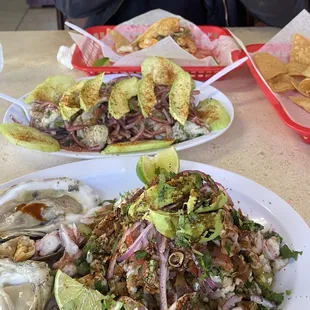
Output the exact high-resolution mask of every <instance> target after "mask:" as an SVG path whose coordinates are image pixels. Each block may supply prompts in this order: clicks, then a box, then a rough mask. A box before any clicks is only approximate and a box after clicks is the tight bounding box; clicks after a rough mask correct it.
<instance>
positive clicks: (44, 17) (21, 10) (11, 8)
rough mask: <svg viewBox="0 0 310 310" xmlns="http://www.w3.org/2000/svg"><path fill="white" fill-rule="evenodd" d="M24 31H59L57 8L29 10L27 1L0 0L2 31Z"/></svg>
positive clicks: (0, 25) (0, 26)
mask: <svg viewBox="0 0 310 310" xmlns="http://www.w3.org/2000/svg"><path fill="white" fill-rule="evenodd" d="M22 30H57V20H56V10H55V8H51V7H44V8H29V7H28V5H27V4H26V0H0V31H22Z"/></svg>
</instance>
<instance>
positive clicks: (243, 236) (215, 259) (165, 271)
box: [0, 149, 302, 310]
mask: <svg viewBox="0 0 310 310" xmlns="http://www.w3.org/2000/svg"><path fill="white" fill-rule="evenodd" d="M175 155H176V153H175V151H174V150H173V149H170V150H165V151H163V152H162V153H159V154H158V155H157V156H156V157H155V158H147V157H143V161H144V164H143V165H144V172H145V171H146V170H147V171H153V168H154V167H155V166H156V169H155V170H156V171H155V174H154V177H151V176H150V174H147V176H148V177H149V180H145V182H146V184H145V187H143V188H140V189H135V190H130V191H129V192H126V193H124V194H122V195H120V198H119V199H118V200H117V201H116V200H104V201H102V202H101V204H100V206H98V207H96V208H95V209H93V210H91V211H92V212H87V213H85V214H83V216H82V217H79V220H78V221H77V222H76V224H74V223H72V222H71V223H68V222H67V223H62V224H61V225H60V226H58V227H57V228H55V229H54V230H53V231H49V232H48V231H45V234H44V235H41V236H39V239H38V238H36V239H35V241H34V242H35V248H36V254H35V259H37V257H40V256H41V257H42V259H43V260H45V261H46V262H47V263H48V265H49V267H48V266H47V265H46V263H44V262H36V261H34V258H33V257H30V258H25V259H26V260H25V261H23V262H20V263H18V262H16V261H14V260H13V259H9V258H2V259H0V283H1V284H2V285H3V284H4V285H3V286H4V287H2V288H1V290H2V291H5V294H8V295H9V297H7V296H6V295H3V294H4V293H3V292H2V294H1V296H5V297H3V298H2V299H1V298H0V307H1V306H2V307H3V305H5V303H8V302H13V303H14V302H15V303H18V302H20V301H19V300H14V299H13V296H17V294H19V292H21V290H23V296H22V297H23V298H26V296H28V295H26V293H24V292H26V291H27V292H28V293H29V294H30V297H31V298H29V300H32V303H34V302H36V303H37V304H35V305H36V307H31V306H29V304H27V303H24V308H18V307H15V308H13V307H11V308H10V309H25V310H28V309H38V310H39V309H44V306H45V304H46V303H47V299H48V298H49V296H50V294H51V292H52V279H53V278H52V276H51V275H50V274H51V273H50V269H51V270H53V271H54V272H56V277H55V280H54V284H53V288H54V289H53V292H54V297H55V299H56V303H57V305H58V308H59V309H67V308H68V309H69V308H70V309H71V308H72V309H83V310H84V309H85V310H87V309H100V310H102V309H103V310H113V309H114V310H115V309H118V310H127V309H142V310H148V309H149V310H151V309H154V310H159V309H163V310H174V309H191V310H195V309H197V310H200V309H207V310H210V309H223V310H229V309H236V308H240V309H246V308H249V309H279V306H280V305H281V303H282V301H283V299H284V294H283V293H280V292H275V291H273V288H272V287H273V284H274V282H275V281H276V279H275V275H276V274H277V272H278V271H280V270H281V269H283V268H285V266H287V264H288V263H289V261H290V260H292V261H293V260H297V259H298V256H299V255H301V254H302V252H297V251H293V250H291V249H290V248H289V247H288V246H287V245H286V244H285V242H284V241H283V239H282V237H281V236H280V235H279V234H278V233H277V232H275V231H272V230H270V229H268V227H263V226H262V225H261V224H259V223H256V222H254V221H252V220H251V219H250V218H249V217H247V216H245V215H244V214H243V213H242V211H241V210H240V209H239V210H238V209H236V208H234V203H233V201H232V199H231V198H230V196H229V195H228V193H227V191H226V190H225V188H224V187H223V186H222V185H221V184H219V183H217V182H215V181H214V180H213V179H212V177H211V176H210V175H208V174H206V173H205V172H202V171H195V170H186V171H181V172H180V171H179V165H178V164H177V163H178V158H176V157H175ZM165 158H166V162H165ZM139 162H140V161H139ZM167 162H170V164H167ZM176 162H177V163H176ZM140 164H141V163H138V166H139V165H140ZM148 164H149V165H150V166H151V167H150V168H147V167H146V166H147V165H148ZM138 166H137V169H140V168H141V166H140V168H138ZM172 166H174V167H172ZM171 168H173V169H171ZM144 176H145V175H144ZM29 182H34V183H36V184H37V185H38V186H36V187H37V188H38V187H40V190H41V191H39V192H38V195H39V198H38V200H40V199H41V198H40V197H41V196H42V195H43V194H44V195H45V196H46V195H50V196H52V197H54V196H55V195H54V193H53V194H52V195H51V193H52V192H53V190H57V191H58V190H59V188H58V185H57V183H56V184H55V183H52V184H53V186H52V184H50V186H46V184H45V183H44V182H42V181H39V180H38V181H29ZM50 182H51V181H50ZM66 182H68V183H67V184H68V185H69V184H70V190H71V192H72V193H74V192H75V191H77V188H80V186H81V184H79V186H77V185H76V184H77V182H78V181H76V183H75V184H72V180H70V179H66ZM25 184H26V183H22V184H19V185H17V188H18V193H16V196H14V195H11V194H10V193H9V192H6V194H4V195H6V196H7V197H8V198H7V199H6V200H5V199H4V200H3V201H2V202H1V203H0V205H1V207H2V208H3V207H5V206H6V205H12V204H13V202H14V203H15V204H16V203H19V202H17V200H20V201H25V202H27V199H30V197H31V198H32V199H36V195H34V193H35V192H31V191H30V192H29V191H27V189H26V188H25ZM85 186H86V187H87V185H84V191H85V192H88V193H89V192H90V191H91V190H90V188H88V187H87V188H86V187H85ZM60 187H61V188H62V186H60ZM67 194H68V193H66V194H65V195H67ZM88 196H91V195H88ZM17 197H18V199H17ZM9 198H10V199H11V200H10V201H8V199H9ZM89 199H90V200H91V201H92V203H88V205H97V201H98V199H95V201H94V200H93V198H89ZM19 232H20V233H22V232H21V231H19ZM23 236H24V235H23V234H21V235H17V236H15V238H22V237H23ZM30 238H32V236H31V237H30ZM10 240H14V239H10ZM31 240H34V239H33V238H32V239H31ZM5 242H8V241H7V240H4V241H3V242H2V245H3V243H5ZM59 248H61V249H62V257H61V258H60V259H59V257H57V259H55V257H53V258H52V259H50V258H51V256H48V255H51V254H52V253H53V252H56V251H57V250H58V249H59ZM8 273H9V274H12V276H11V279H13V274H14V278H15V277H16V276H17V278H18V281H16V280H15V281H14V283H10V282H9V281H7V279H8V277H7V275H8ZM2 277H3V279H2ZM1 280H2V281H1ZM38 283H41V284H42V285H38ZM11 285H12V286H13V285H17V286H15V287H14V286H13V287H11ZM29 288H32V290H30V289H29ZM9 298H11V301H9V300H10V299H9ZM27 298H28V297H27ZM52 299H53V297H51V299H50V302H51V300H52ZM54 307H55V308H53V309H57V307H56V305H54Z"/></svg>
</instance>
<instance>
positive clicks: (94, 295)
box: [54, 270, 104, 310]
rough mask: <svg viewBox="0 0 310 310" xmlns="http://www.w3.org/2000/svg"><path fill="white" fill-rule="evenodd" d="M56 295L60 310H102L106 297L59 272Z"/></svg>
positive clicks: (56, 279)
mask: <svg viewBox="0 0 310 310" xmlns="http://www.w3.org/2000/svg"><path fill="white" fill-rule="evenodd" d="M54 295H55V299H56V302H57V305H58V307H59V309H60V310H67V309H68V310H69V309H70V310H71V309H72V310H73V309H74V310H101V309H102V300H103V299H104V296H103V295H102V294H100V293H99V292H98V291H96V290H93V289H89V288H86V287H85V286H84V285H83V284H81V283H79V282H78V281H76V280H74V279H72V278H70V277H69V276H67V275H66V274H65V273H63V272H62V271H60V270H58V271H57V273H56V277H55V282H54Z"/></svg>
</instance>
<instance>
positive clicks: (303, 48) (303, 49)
mask: <svg viewBox="0 0 310 310" xmlns="http://www.w3.org/2000/svg"><path fill="white" fill-rule="evenodd" d="M290 62H298V63H301V64H306V65H310V40H308V39H307V38H305V37H303V36H302V35H300V34H294V36H293V42H292V49H291V58H290Z"/></svg>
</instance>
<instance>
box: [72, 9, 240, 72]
mask: <svg viewBox="0 0 310 310" xmlns="http://www.w3.org/2000/svg"><path fill="white" fill-rule="evenodd" d="M164 17H179V18H180V19H181V24H182V25H183V26H186V27H188V28H189V29H190V30H191V32H192V35H193V37H194V39H195V43H196V45H197V47H199V48H204V49H208V50H210V51H211V52H212V54H213V55H214V56H215V58H216V60H217V61H218V63H216V61H215V60H214V58H213V57H211V56H208V57H206V58H203V59H197V58H196V57H194V56H193V55H191V54H190V53H188V52H186V51H185V50H184V49H182V48H181V47H180V46H179V45H178V44H176V42H175V41H174V40H173V39H172V38H171V37H167V38H165V39H163V40H160V41H159V42H158V43H157V44H155V45H153V46H151V47H149V48H146V49H143V50H140V51H137V52H133V53H131V54H128V55H126V56H122V57H120V56H119V55H116V54H115V52H114V51H113V50H112V49H111V48H110V47H112V46H113V41H112V40H111V38H110V37H109V35H107V36H105V37H104V38H103V39H102V42H103V43H104V45H103V46H99V44H97V43H95V42H93V41H91V40H90V39H87V38H85V37H84V36H82V35H79V34H75V33H71V37H72V39H73V40H74V42H75V43H76V44H77V45H78V46H79V48H80V50H81V51H82V55H83V59H84V61H85V63H86V64H87V65H88V66H91V65H92V63H93V62H94V61H95V59H97V58H100V57H102V52H101V51H102V50H104V56H105V57H109V58H110V59H111V60H112V61H115V63H114V66H139V65H141V63H142V62H143V60H144V59H145V58H146V57H148V56H155V55H156V56H162V57H166V58H170V59H171V60H173V61H175V62H176V63H178V64H179V65H182V66H218V65H220V66H226V65H229V64H231V63H232V62H233V60H232V57H231V53H232V52H233V51H235V50H238V49H239V48H238V46H237V45H236V43H235V42H234V40H233V38H232V37H230V36H224V35H223V36H220V37H219V38H217V39H214V40H213V41H211V40H210V38H209V36H208V35H211V34H205V33H204V32H203V31H202V30H201V29H200V28H199V27H197V26H196V25H194V24H193V23H191V22H190V21H188V20H185V19H183V18H182V17H181V16H177V15H174V14H171V13H169V12H167V11H164V10H160V9H157V10H152V11H149V12H147V13H145V14H142V15H140V16H137V17H135V18H133V19H131V20H129V21H127V22H124V23H122V24H119V25H118V26H116V27H115V30H117V31H119V32H120V33H121V34H123V35H124V36H125V37H127V39H129V41H133V40H134V39H135V38H136V37H137V36H138V35H139V34H141V33H143V32H144V31H145V29H147V28H148V27H149V26H151V25H152V24H153V23H154V22H156V21H157V20H159V19H161V18H164Z"/></svg>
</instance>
